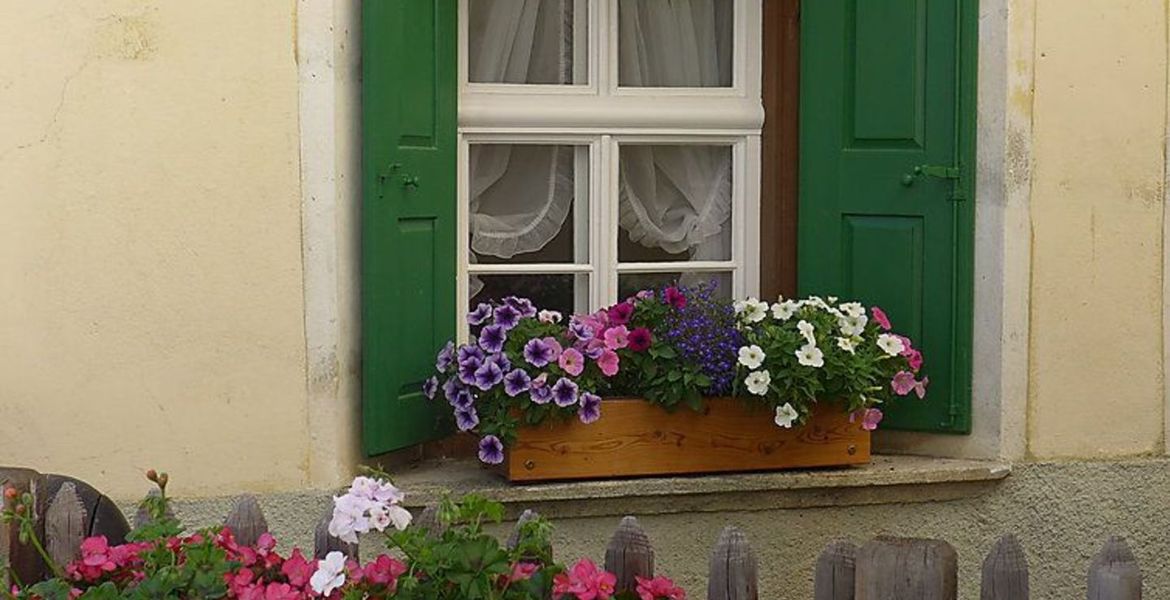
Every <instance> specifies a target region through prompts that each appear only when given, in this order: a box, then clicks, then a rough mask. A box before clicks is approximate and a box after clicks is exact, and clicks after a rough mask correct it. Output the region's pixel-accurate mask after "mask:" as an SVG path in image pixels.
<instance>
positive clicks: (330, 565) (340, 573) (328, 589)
mask: <svg viewBox="0 0 1170 600" xmlns="http://www.w3.org/2000/svg"><path fill="white" fill-rule="evenodd" d="M309 585H310V586H311V587H312V588H313V591H314V592H317V593H318V594H320V595H322V596H328V595H330V594H332V593H333V590H335V589H337V588H339V587H341V586H342V585H345V555H344V554H342V553H340V552H338V551H336V550H334V551H333V552H330V553H329V554H326V555H325V559H324V560H319V561H317V571H316V572H314V573H313V576H312V577H310V578H309Z"/></svg>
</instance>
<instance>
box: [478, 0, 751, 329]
mask: <svg viewBox="0 0 1170 600" xmlns="http://www.w3.org/2000/svg"><path fill="white" fill-rule="evenodd" d="M460 9H461V13H460V16H461V17H462V18H461V19H460V21H459V22H460V51H459V55H460V64H459V72H460V82H461V83H460V97H459V160H458V165H459V170H460V172H459V186H458V206H459V215H458V222H459V231H458V235H457V237H458V239H459V243H460V247H459V248H458V249H457V256H458V260H459V267H460V268H459V276H458V277H459V283H458V297H459V300H458V302H459V305H460V306H468V307H469V306H474V305H475V304H477V303H479V302H484V301H489V300H492V299H499V298H501V297H503V296H507V295H511V294H515V295H521V296H526V297H529V298H532V299H533V300H534V301H536V302H537V303H538V304H540V305H541V306H544V307H549V308H553V309H556V310H560V311H562V312H564V313H571V312H580V311H587V310H593V309H596V308H598V307H601V306H604V305H607V304H610V303H613V302H615V301H617V300H618V299H620V298H623V297H626V296H628V295H630V294H632V293H633V292H635V291H637V290H638V289H642V288H645V287H648V286H652V285H660V284H664V283H667V282H674V281H681V282H682V283H686V284H690V283H698V282H703V281H714V282H716V283H717V285H718V286H719V290H720V292H721V293H723V294H725V295H727V296H732V295H734V296H744V295H747V294H753V293H756V291H757V288H758V286H759V272H758V270H759V266H758V258H757V256H758V254H759V250H758V248H759V240H758V238H759V234H758V210H759V209H758V206H759V170H760V150H759V146H760V127H761V125H762V121H763V110H762V108H761V100H760V84H759V81H760V39H759V37H760V28H759V26H758V25H753V26H748V24H758V23H759V22H760V15H759V14H758V13H759V11H760V6H759V5H758V3H754V2H736V1H734V0H692V1H690V2H665V1H663V0H462V2H461V7H460Z"/></svg>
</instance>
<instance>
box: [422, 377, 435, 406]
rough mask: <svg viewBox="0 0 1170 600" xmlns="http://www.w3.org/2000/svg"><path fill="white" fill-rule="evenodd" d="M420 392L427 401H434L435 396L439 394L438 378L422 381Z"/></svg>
mask: <svg viewBox="0 0 1170 600" xmlns="http://www.w3.org/2000/svg"><path fill="white" fill-rule="evenodd" d="M422 392H423V395H424V396H426V397H427V400H434V399H435V394H437V393H438V392H439V378H438V377H434V376H432V377H430V378H429V379H427V380H426V381H424V382H423V386H422Z"/></svg>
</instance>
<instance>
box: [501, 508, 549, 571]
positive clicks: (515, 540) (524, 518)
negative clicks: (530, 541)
mask: <svg viewBox="0 0 1170 600" xmlns="http://www.w3.org/2000/svg"><path fill="white" fill-rule="evenodd" d="M539 518H540V514H539V513H537V512H536V511H534V510H531V509H524V512H523V513H520V518H519V519H516V525H515V526H514V527H513V528H512V533H511V534H510V535H509V536H508V540H507V542H505V544H506V545H507V547H508V549H510V550H515V549H516V547H517V546H519V545H520V532H521V531H522V530H523V529H524V525H525V524H526V523H530V522H532V521H535V520H536V519H539ZM537 552H539V554H538V555H535V556H527V555H526V556H524V557H523V558H524V559H526V560H531V561H533V562H543V561H542V560H541V558H542V557H543V556H548V557H550V558H551V557H552V555H553V549H552V544H551V543H550V544H546V545H545V546H544V547H543V548H540V549H539V550H538V551H537Z"/></svg>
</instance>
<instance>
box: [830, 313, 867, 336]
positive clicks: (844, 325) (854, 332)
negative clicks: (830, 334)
mask: <svg viewBox="0 0 1170 600" xmlns="http://www.w3.org/2000/svg"><path fill="white" fill-rule="evenodd" d="M866 323H869V317H867V316H865V315H864V314H862V315H852V314H843V315H841V316H840V317H838V318H837V326H838V327H840V328H841V334H842V335H844V336H847V337H854V336H859V335H861V334H862V333H863V332H864V331H865V324H866Z"/></svg>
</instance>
